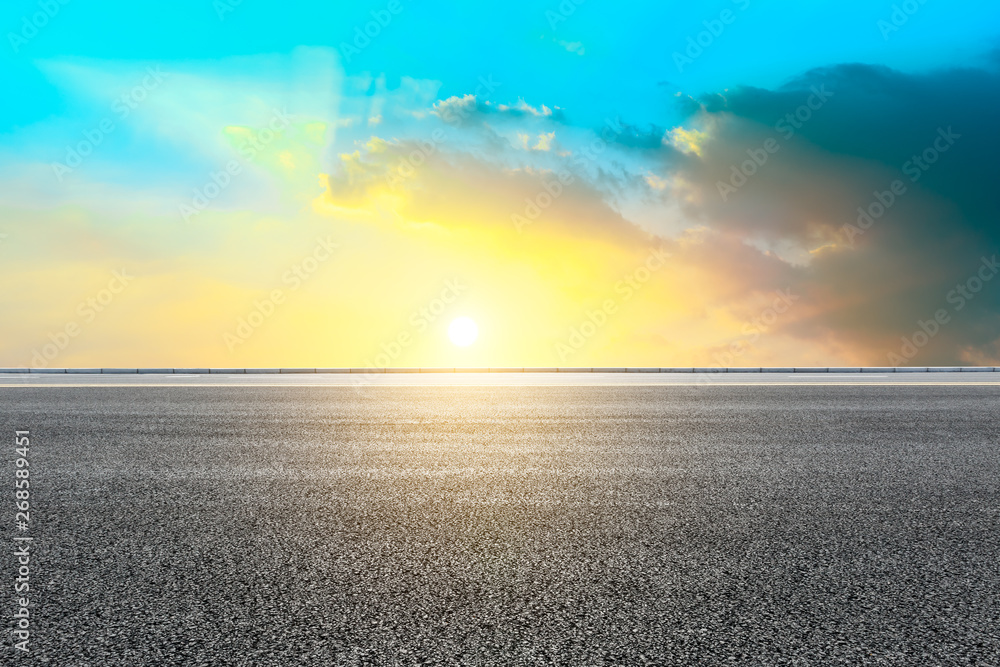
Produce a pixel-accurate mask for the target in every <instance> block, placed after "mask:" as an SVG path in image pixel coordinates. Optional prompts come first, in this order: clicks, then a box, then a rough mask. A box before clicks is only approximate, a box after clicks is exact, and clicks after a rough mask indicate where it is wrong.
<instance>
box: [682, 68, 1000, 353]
mask: <svg viewBox="0 0 1000 667" xmlns="http://www.w3.org/2000/svg"><path fill="white" fill-rule="evenodd" d="M993 58H994V62H997V61H996V56H995V55H994V56H993ZM679 101H680V103H681V104H682V106H683V107H684V108H685V109H687V110H688V111H689V112H690V113H691V114H692V115H691V118H690V121H691V123H692V124H700V125H702V126H704V127H710V128H711V132H710V137H711V138H710V139H709V140H708V141H707V142H706V143H705V145H704V146H703V147H702V155H701V158H700V159H698V160H689V161H686V162H684V163H678V162H677V161H676V160H675V159H673V158H674V157H675V156H673V155H671V156H670V157H671V160H668V161H665V163H666V164H667V165H668V168H670V169H671V170H672V171H673V172H674V173H675V174H677V175H681V176H683V177H684V180H685V182H687V183H689V184H690V187H691V189H692V190H693V192H694V194H695V195H696V196H693V197H690V198H689V199H688V201H687V203H686V204H685V211H686V213H687V215H688V216H689V217H691V218H692V219H693V220H698V221H700V222H702V223H704V224H705V225H707V226H708V227H710V228H712V229H715V230H718V231H720V232H721V233H723V234H725V235H727V236H730V237H731V236H735V237H738V238H741V239H743V241H744V242H745V243H752V244H755V246H756V247H765V248H767V247H771V248H774V249H776V250H775V252H780V250H778V249H782V248H783V249H784V252H785V253H786V254H787V255H788V256H789V259H790V261H791V264H789V269H788V271H787V272H786V274H785V275H782V276H780V278H779V280H787V281H788V282H789V284H790V286H792V287H793V288H794V289H795V290H797V291H798V292H799V293H801V294H802V295H803V299H804V301H806V302H808V303H809V304H810V306H809V309H808V312H809V313H810V315H809V316H808V317H800V318H796V319H795V320H794V321H791V320H790V321H788V322H787V323H785V324H784V327H785V331H786V332H788V333H793V334H794V335H796V336H800V337H802V338H804V339H812V340H817V339H819V340H829V341H831V343H830V344H831V346H834V347H837V348H838V349H849V350H853V351H854V354H855V356H856V357H857V361H858V363H870V364H885V363H887V359H888V354H889V353H890V352H897V353H898V352H899V351H900V349H901V348H902V347H903V341H902V337H903V336H906V337H908V338H911V339H912V335H913V334H914V333H915V332H918V331H920V330H921V326H920V323H921V322H923V323H924V324H925V325H926V324H928V322H929V321H930V320H932V319H933V318H934V315H935V313H937V312H939V311H944V312H945V313H946V314H947V316H948V322H947V323H946V324H944V325H940V326H939V327H937V328H938V329H939V331H938V332H937V333H936V334H935V335H933V336H929V337H928V338H929V341H928V343H927V344H926V345H923V346H918V347H919V351H918V353H917V354H916V355H915V356H913V358H912V360H910V361H909V362H908V363H911V364H917V365H924V364H954V363H962V362H970V361H975V362H977V363H983V362H984V361H988V360H990V359H993V360H994V361H995V362H996V363H997V364H998V365H1000V359H997V358H996V350H997V349H998V346H997V344H996V341H997V340H998V339H1000V275H997V276H995V279H994V277H993V276H992V275H991V280H990V281H986V282H984V286H983V287H982V289H981V290H979V291H978V292H972V291H970V288H975V287H978V286H979V280H981V278H980V274H981V275H982V276H986V275H989V274H991V271H992V270H991V269H986V268H984V265H983V262H982V258H983V257H986V258H987V259H990V258H992V257H993V255H994V254H996V253H1000V224H998V223H1000V197H998V196H997V182H998V177H1000V168H998V164H997V160H998V157H1000V132H998V131H997V118H998V115H1000V71H998V68H997V67H996V66H995V65H990V66H987V67H984V68H979V69H976V68H956V69H950V70H942V71H937V72H931V73H926V74H907V73H903V72H898V71H894V70H891V69H888V68H885V67H876V66H869V65H860V64H847V65H839V66H835V67H828V68H822V69H816V70H812V71H809V72H806V73H805V74H803V75H802V76H800V77H797V78H795V79H794V80H792V81H790V82H788V83H787V84H786V85H784V86H782V87H780V88H778V89H776V90H765V89H760V88H738V89H735V90H729V91H726V92H725V93H724V94H711V95H705V96H702V97H700V98H699V99H697V100H693V99H691V98H680V99H679ZM767 147H770V148H771V149H772V150H771V151H768V150H765V149H766V148H767ZM755 157H756V158H757V159H756V162H754V158H755ZM761 162H762V164H761ZM894 183H895V187H896V188H897V190H898V192H897V193H893V192H892V188H893V184H894ZM880 200H881V201H880ZM890 202H891V203H890ZM859 207H860V208H861V209H862V211H866V212H869V215H870V217H869V218H865V217H863V216H860V214H859V210H858V209H859ZM859 217H860V221H859ZM869 220H871V222H870V223H869V222H868V221H869ZM790 246H791V247H794V248H796V249H797V252H798V255H799V256H798V259H796V258H795V256H794V255H795V253H794V252H791V253H790V252H789V251H788V248H789V247H790ZM987 266H991V264H990V263H989V262H987ZM719 270H720V271H723V272H724V271H727V268H726V266H725V265H724V264H723V265H720V267H719ZM744 275H745V278H744V279H745V281H746V284H747V288H748V289H753V288H756V287H757V285H756V280H757V279H756V277H755V276H754V275H752V274H744ZM970 281H971V283H970ZM769 282H773V280H771V279H769ZM963 289H964V290H965V291H966V295H963V294H962V291H963ZM924 328H927V329H935V327H934V326H933V325H929V326H926V327H924ZM917 341H918V342H921V341H923V336H920V335H918V336H917ZM817 361H818V362H821V361H822V360H817Z"/></svg>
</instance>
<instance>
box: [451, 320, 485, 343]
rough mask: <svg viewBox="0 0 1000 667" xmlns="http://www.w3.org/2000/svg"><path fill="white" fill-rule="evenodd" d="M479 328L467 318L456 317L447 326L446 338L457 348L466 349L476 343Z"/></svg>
mask: <svg viewBox="0 0 1000 667" xmlns="http://www.w3.org/2000/svg"><path fill="white" fill-rule="evenodd" d="M478 336H479V327H478V326H476V323H475V322H473V321H472V320H471V319H469V318H468V317H464V316H463V317H456V318H455V319H454V320H452V322H451V324H449V325H448V338H449V339H450V340H451V342H452V343H454V344H455V345H458V346H459V347H468V346H470V345H472V344H473V343H474V342H476V338H477V337H478Z"/></svg>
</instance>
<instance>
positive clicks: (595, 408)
mask: <svg viewBox="0 0 1000 667" xmlns="http://www.w3.org/2000/svg"><path fill="white" fill-rule="evenodd" d="M998 399H1000V388H998V387H983V386H968V387H961V386H954V387H919V386H915V387H830V386H820V387H808V386H803V387H786V386H780V387H779V386H771V387H768V386H759V387H744V386H733V387H720V386H714V387H641V386H638V387H572V386H570V387H505V386H501V387H363V388H359V389H353V388H349V387H287V388H286V387H232V388H230V387H201V388H199V387H184V388H173V387H168V388H157V387H134V388H123V387H108V388H103V387H98V388H82V387H76V388H44V387H30V388H16V389H0V427H2V428H3V431H2V432H0V433H2V435H3V442H6V443H8V444H7V446H6V447H5V449H6V450H7V451H4V452H2V455H0V472H2V474H0V480H2V482H0V506H2V508H3V509H2V514H0V517H2V519H3V522H4V525H3V526H2V527H0V535H6V536H7V538H6V539H5V546H4V553H5V556H4V557H3V558H2V563H0V577H2V579H0V590H2V591H5V592H4V593H3V598H2V599H0V608H2V609H3V610H4V612H5V613H4V616H5V621H4V625H5V626H6V627H8V628H10V627H12V625H13V620H12V619H11V616H12V614H13V610H14V603H15V595H14V593H13V581H14V578H15V577H16V569H17V564H16V560H15V558H14V557H13V556H12V555H11V554H12V551H13V547H11V546H10V545H11V544H13V542H12V541H11V538H13V537H14V535H15V534H16V533H15V531H14V530H13V522H14V516H13V515H14V502H13V499H14V481H13V480H14V467H13V460H14V430H15V429H30V431H31V451H30V468H31V480H32V486H31V493H32V495H31V502H32V507H31V535H32V536H34V538H35V541H34V543H33V547H32V548H33V550H34V553H33V559H32V563H31V572H32V574H31V577H32V589H31V594H32V600H33V605H34V606H33V607H32V610H31V613H32V628H33V632H32V636H31V654H30V656H29V657H22V656H13V651H12V650H11V649H10V644H9V641H7V645H6V646H5V648H4V657H3V663H4V664H11V665H13V664H31V663H36V664H51V665H58V666H60V667H61V666H75V665H94V666H97V665H100V666H104V665H130V666H133V665H283V666H284V665H427V664H433V665H548V664H557V665H645V664H649V665H728V664H732V665H828V664H850V665H997V664H1000V493H998V485H1000V418H998V407H1000V400H998ZM8 638H9V634H8ZM12 656H13V657H12Z"/></svg>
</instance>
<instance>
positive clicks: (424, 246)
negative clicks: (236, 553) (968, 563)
mask: <svg viewBox="0 0 1000 667" xmlns="http://www.w3.org/2000/svg"><path fill="white" fill-rule="evenodd" d="M378 21H381V24H379V23H378ZM0 26H2V27H3V33H4V36H5V38H4V42H3V45H2V46H0V85H3V87H4V89H5V90H6V91H7V95H6V96H5V102H6V103H5V104H3V105H2V106H0V179H2V180H0V184H2V185H0V234H4V235H5V236H4V237H2V238H0V253H6V254H7V258H6V260H7V261H6V268H5V269H4V271H5V272H6V273H7V274H8V277H9V278H10V279H11V280H14V279H15V277H16V276H20V277H19V278H17V279H19V280H23V276H25V275H29V276H31V280H30V283H29V285H30V286H29V288H27V289H26V290H25V292H24V293H23V294H20V293H19V294H16V295H8V296H7V297H4V298H5V299H6V303H5V306H6V307H7V308H9V309H19V312H21V313H22V317H21V318H20V319H19V321H18V322H17V323H15V324H12V325H8V326H9V327H10V331H8V332H7V335H6V337H5V338H4V339H3V341H2V343H0V345H2V346H0V355H2V356H3V357H4V358H5V359H6V361H5V363H7V364H9V365H21V364H30V363H32V361H31V360H36V361H35V362H34V363H46V364H52V363H56V362H57V360H58V362H59V363H61V364H66V365H69V364H97V365H113V364H111V362H110V361H109V359H114V362H115V363H117V364H119V365H157V364H162V363H167V362H170V363H175V362H176V364H180V363H181V360H183V363H186V364H189V365H199V364H202V365H205V364H209V365H212V364H215V365H229V364H233V365H237V364H239V363H245V364H246V365H253V364H260V365H290V364H291V359H290V357H295V359H297V360H299V361H301V362H302V363H304V364H305V365H320V364H322V363H326V364H328V365H338V364H339V365H352V364H364V363H368V362H370V361H371V360H372V359H374V358H376V357H377V355H378V354H379V351H380V350H381V349H382V346H384V345H387V344H388V343H386V342H384V341H393V340H396V337H397V335H398V334H399V333H400V332H402V333H406V326H407V325H406V322H407V321H408V320H409V314H410V313H411V312H412V311H413V309H414V308H417V309H419V307H420V304H421V303H422V300H426V299H427V298H429V297H427V295H428V294H434V293H436V292H437V291H440V289H442V288H441V285H443V284H444V281H446V280H453V279H462V280H466V281H467V282H468V284H469V285H471V287H469V290H468V292H467V293H463V296H462V299H461V300H460V303H459V304H458V305H457V306H455V308H457V309H458V310H456V312H455V313H454V316H458V315H462V314H465V315H468V314H469V313H475V314H476V317H478V318H479V319H480V321H481V324H482V325H483V326H482V331H483V338H482V340H481V341H480V344H479V345H478V347H476V346H473V347H472V348H470V349H469V350H456V349H453V348H452V347H449V346H448V345H447V344H446V343H447V341H444V342H442V339H441V337H440V336H438V334H439V333H440V332H437V333H436V334H428V335H427V336H425V337H423V338H421V339H420V340H417V341H415V342H414V343H413V345H412V346H408V348H407V350H406V351H405V352H402V351H401V352H400V354H399V356H396V357H393V358H392V359H391V360H390V361H391V362H392V363H393V364H396V365H406V364H409V365H461V364H462V363H469V364H474V365H475V364H479V365H503V364H509V365H515V366H517V365H543V366H544V365H566V364H570V365H574V364H583V365H586V363H587V362H590V363H592V364H593V365H599V364H610V365H617V364H645V365H690V364H692V363H696V364H698V365H706V364H712V363H720V364H722V362H723V361H726V362H727V363H736V364H737V365H739V364H740V363H747V364H750V365H753V364H764V363H776V364H779V365H789V364H792V363H804V364H818V365H827V364H829V365H834V364H856V363H867V364H875V365H879V364H885V363H925V364H926V363H994V362H996V363H997V364H998V365H1000V331H998V329H1000V289H998V290H996V292H995V293H994V292H993V291H990V290H986V289H983V290H982V292H979V291H977V292H976V298H975V299H972V298H965V297H963V298H962V300H963V302H964V303H963V307H962V308H961V309H960V308H957V306H956V303H955V302H950V301H949V300H948V296H949V294H951V293H952V291H953V290H954V289H955V286H956V285H960V284H964V283H963V281H966V280H968V279H969V277H970V276H973V275H975V274H976V272H977V271H978V270H979V268H978V267H979V266H980V262H981V261H982V259H983V258H984V257H985V258H986V259H987V260H988V259H989V257H990V256H991V255H992V253H993V252H995V251H997V250H998V248H997V247H996V246H997V243H998V241H1000V232H998V230H997V228H996V218H997V213H998V211H997V210H996V204H995V203H993V199H992V198H991V197H990V196H989V194H988V193H989V192H990V191H991V190H990V188H992V187H993V186H992V185H991V184H992V180H991V179H992V176H991V174H994V173H995V166H994V164H995V157H996V155H997V153H998V152H1000V146H998V145H997V141H998V139H997V133H996V132H995V130H994V128H993V125H994V121H993V119H994V118H995V117H996V114H997V112H998V111H1000V108H998V107H1000V102H998V100H1000V86H998V76H1000V74H998V63H1000V58H998V55H997V54H998V46H1000V44H998V34H1000V9H998V7H997V6H996V4H995V3H990V2H985V1H984V2H960V3H951V4H946V3H942V2H936V1H935V0H927V2H924V3H921V2H920V1H919V0H910V1H909V2H860V1H839V2H815V3H807V4H806V5H805V6H803V5H802V3H787V2H770V3H765V2H762V1H757V0H735V1H733V0H720V1H718V2H707V3H630V4H629V5H627V6H621V5H612V4H608V3H601V2H597V1H596V0H584V1H582V2H579V4H578V3H577V2H575V1H574V0H565V1H564V2H554V1H553V2H516V3H507V4H505V5H500V6H496V7H483V6H482V5H475V4H473V3H457V2H456V3H445V2H428V1H424V2H419V3H418V2H407V1H406V0H387V1H386V2H361V3H309V2H292V3H285V4H282V5H280V6H279V5H276V4H274V3H262V2H255V1H254V0H244V1H243V2H240V3H238V4H236V3H233V2H232V1H231V0H227V2H223V0H214V1H212V0H200V1H190V0H183V1H181V2H176V3H173V4H172V5H170V7H169V8H168V9H166V8H160V7H151V6H148V5H141V4H134V3H125V2H85V1H84V0H63V1H62V2H60V0H42V1H41V2H39V1H38V0H35V1H34V2H20V1H19V2H13V3H9V4H8V5H7V6H6V7H5V9H4V10H3V13H2V22H0ZM365 30H367V31H368V32H369V33H370V34H371V36H370V37H361V38H360V40H359V38H358V35H359V34H362V33H363V32H364V31H365ZM817 90H823V91H830V92H829V95H827V94H826V93H824V94H823V95H820V97H819V98H817V97H816V92H815V91H817ZM126 107H127V109H126ZM795 113H798V114H800V115H803V114H804V115H803V116H802V117H803V118H805V120H804V121H803V122H801V123H798V124H796V127H795V131H794V132H792V133H791V134H788V135H787V136H786V135H785V133H784V132H782V131H780V126H776V123H777V122H778V121H779V120H780V119H782V118H784V117H786V115H788V114H795ZM939 133H940V136H945V137H957V138H956V139H954V140H952V139H948V140H947V142H946V150H939V149H933V146H935V145H938V146H939V147H940V146H945V144H942V143H941V141H945V140H944V139H941V140H940V141H938V144H935V143H934V142H935V141H936V137H938V136H939ZM769 141H772V142H776V143H773V144H769V143H768V142H769ZM765 146H770V147H771V148H773V151H772V152H768V151H766V150H764V148H763V147H765ZM78 148H79V149H80V151H84V152H86V155H83V156H80V155H78V154H77V153H78V152H79V151H78V150H77V149H78ZM932 149H933V151H934V154H933V156H932V157H934V158H935V159H934V164H935V165H936V166H933V168H929V169H927V170H926V173H925V172H924V171H920V173H919V175H920V178H919V179H915V180H905V179H908V178H909V176H907V175H906V171H905V164H908V161H909V160H910V159H911V158H912V157H913V156H915V155H918V156H919V155H922V154H923V153H924V151H929V150H932ZM762 151H763V152H762ZM755 155H757V156H763V157H760V158H758V159H759V160H761V162H760V163H758V164H756V165H755V164H754V163H753V162H747V160H748V159H750V158H752V157H753V156H755ZM414 156H416V157H414ZM77 160H78V161H79V165H77V164H76V161H77ZM234 160H235V162H234ZM764 161H766V162H767V164H766V165H765V164H764ZM227 170H230V171H229V172H228V175H227ZM749 172H752V173H749ZM400 174H403V175H402V176H400ZM553 179H556V180H560V179H561V180H560V182H561V183H562V184H563V185H559V186H554V185H553V183H554V182H555V181H554V180H553ZM899 179H904V180H903V181H901V185H900V186H899V187H900V188H901V191H902V190H905V194H904V195H900V196H899V197H898V201H896V199H894V200H893V203H892V204H891V205H889V207H888V208H889V209H890V210H888V211H886V212H885V215H884V216H882V215H879V216H877V220H878V222H877V224H874V221H873V224H872V226H871V228H870V229H869V228H867V227H866V228H865V229H862V230H860V232H859V231H858V230H857V227H856V225H857V224H858V215H859V211H861V212H862V213H863V212H864V211H867V210H870V209H871V207H872V202H873V201H875V205H876V208H877V205H878V197H880V196H881V195H880V194H879V193H881V192H884V191H886V189H887V188H891V187H893V183H894V182H895V181H896V180H899ZM743 181H746V183H745V184H744V183H743ZM553 188H555V190H554V189H553ZM556 190H557V191H556ZM553 192H555V194H553ZM206 193H208V194H206ZM549 198H551V199H552V200H553V201H550V200H549ZM873 198H874V200H873ZM192 207H197V209H196V210H195V209H193V208H192ZM852 226H853V227H852ZM327 234H332V235H333V236H334V237H336V238H338V239H340V241H339V242H340V243H342V244H343V245H345V247H349V248H350V249H351V250H350V252H347V253H345V254H344V256H343V257H342V258H341V259H340V260H339V261H338V262H334V263H331V264H329V265H326V266H327V267H328V268H326V269H324V272H322V273H321V274H317V277H316V280H313V281H311V282H310V283H309V284H308V285H307V286H306V287H304V288H303V291H302V292H301V293H300V294H299V296H298V297H297V298H296V300H294V301H292V302H290V304H291V305H288V306H286V307H283V308H282V309H280V311H279V314H277V315H275V316H274V317H273V318H270V319H268V322H267V323H266V324H264V325H261V328H260V330H257V329H256V328H255V329H254V331H253V332H252V333H253V335H252V336H246V337H243V336H237V338H238V342H236V343H234V342H233V340H234V338H233V336H234V333H233V332H234V331H236V329H237V327H238V326H240V325H239V323H240V322H242V321H243V320H245V318H246V317H247V316H248V314H249V313H251V312H252V311H253V308H255V307H256V306H255V305H254V304H257V303H259V302H260V299H261V298H263V297H264V296H266V295H268V294H270V293H271V291H273V290H274V289H279V288H280V285H281V276H283V275H285V273H286V272H287V270H288V267H289V266H296V261H297V260H296V257H297V256H299V255H301V254H302V253H303V252H309V249H310V248H311V247H313V246H314V245H315V244H316V243H317V241H316V238H326V235H327ZM324 243H326V242H324ZM322 247H326V246H322ZM661 251H662V252H667V253H669V255H670V256H671V258H672V259H671V261H670V262H667V263H666V264H665V265H664V266H663V267H660V265H659V264H658V263H657V262H658V261H659V260H657V262H654V263H657V266H658V269H657V273H656V275H655V277H653V278H651V279H650V280H649V282H648V283H643V289H642V290H641V291H640V290H637V289H633V288H632V287H629V288H628V289H617V288H618V286H619V285H620V283H621V281H622V279H623V278H622V276H626V277H628V276H629V275H631V274H630V273H629V272H631V271H636V270H639V271H640V273H641V272H642V271H645V269H641V267H642V266H645V262H647V260H648V258H649V257H650V253H654V255H653V256H657V257H658V256H659V255H656V253H659V252H661ZM324 252H325V251H324ZM115 267H118V268H115ZM121 267H127V268H129V270H131V271H133V272H134V273H135V274H136V275H137V276H139V277H138V278H136V280H135V282H133V283H130V285H131V287H129V289H128V290H126V291H125V292H124V293H123V296H122V297H121V298H120V299H116V301H115V304H114V305H113V307H112V306H109V307H108V308H107V309H106V310H107V312H106V313H104V314H102V316H101V317H99V318H96V319H95V321H94V322H93V323H88V324H90V326H89V327H88V328H86V330H84V331H83V332H82V333H80V335H79V336H78V337H74V340H73V344H72V345H67V346H66V347H65V348H62V347H60V348H59V349H58V350H57V351H56V352H57V354H54V355H48V354H42V355H41V357H39V356H38V355H39V353H40V351H42V350H46V349H47V350H49V351H52V350H53V349H54V348H52V347H51V345H53V344H54V343H51V342H50V341H51V340H52V339H53V338H57V339H60V340H61V337H60V335H59V334H58V332H59V331H61V330H64V328H65V326H66V325H67V324H68V323H73V322H75V319H76V318H77V317H78V315H77V314H75V313H77V312H78V311H77V308H76V306H77V304H78V303H80V302H81V301H83V302H85V301H86V299H87V298H88V294H93V293H95V292H100V290H101V289H102V288H101V284H102V281H105V282H106V277H107V276H108V275H110V273H109V272H110V271H112V270H120V268H121ZM637 267H638V268H637ZM998 283H1000V281H998ZM626 284H629V283H628V281H627V280H626ZM873 286H874V287H873ZM789 290H791V292H794V293H795V295H796V299H795V301H794V302H795V303H796V304H797V305H796V307H795V308H793V309H792V310H791V311H790V312H789V313H787V314H783V315H782V317H781V318H778V319H777V320H776V321H775V322H773V323H769V324H767V326H761V325H759V324H753V323H754V322H758V321H759V317H760V314H761V313H767V312H769V311H768V309H769V308H771V306H770V305H769V304H773V303H775V299H779V300H780V297H779V296H775V295H780V294H787V293H789V292H788V291H789ZM626 294H627V295H628V299H625V295H626ZM609 295H610V296H609ZM605 297H608V298H611V299H612V301H614V303H615V312H616V315H615V316H614V317H612V318H608V321H607V323H606V324H603V323H602V324H601V326H600V327H597V329H598V330H595V333H594V334H593V335H592V336H587V337H585V338H586V340H584V341H583V342H581V338H580V336H579V335H578V329H579V326H580V324H581V322H583V323H585V322H586V321H588V320H587V318H588V317H590V316H589V315H588V313H593V312H595V311H594V310H593V309H594V308H595V307H596V306H595V304H597V305H601V304H603V303H604V302H605V301H606V299H605ZM633 297H634V298H633ZM615 299H618V300H619V301H621V302H619V301H615ZM625 300H627V301H628V302H629V303H627V304H626V303H624V301H625ZM941 303H944V304H945V306H944V307H945V308H946V310H947V314H948V315H949V323H948V325H947V326H945V327H942V328H941V331H940V332H936V333H935V334H934V335H933V336H930V337H929V340H928V341H926V342H925V343H924V344H922V345H917V346H914V345H913V342H912V341H913V336H914V334H919V332H920V331H922V329H921V323H922V322H926V321H927V317H933V316H934V314H935V312H937V311H938V310H940V308H939V305H940V304H941ZM459 311H462V312H459ZM164 313H167V314H169V317H168V318H167V319H164V317H165V315H164ZM334 313H340V314H342V315H345V316H347V315H349V316H350V317H351V318H352V321H353V322H355V326H354V327H353V330H356V331H354V332H353V333H350V332H348V333H345V329H344V327H343V326H342V325H341V323H340V322H339V320H338V318H337V317H335V316H334ZM449 316H451V313H449ZM442 322H444V320H442ZM602 322H603V320H602ZM242 330H243V331H245V330H246V329H245V327H244V328H243V329H242ZM575 332H576V333H575ZM435 336H437V337H435ZM917 338H918V340H919V341H922V340H923V339H922V337H921V336H919V335H918V336H917ZM570 341H572V343H571V342H570ZM907 341H909V342H907ZM578 343H579V344H578ZM46 345H49V347H48V348H46V347H45V346H46ZM57 347H58V346H57ZM911 348H913V354H907V355H903V356H900V354H899V353H900V350H903V349H905V350H906V351H907V352H909V351H911ZM167 357H169V358H167ZM320 358H321V359H320ZM38 360H40V361H38ZM167 365H169V363H167ZM723 365H725V364H723Z"/></svg>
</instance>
